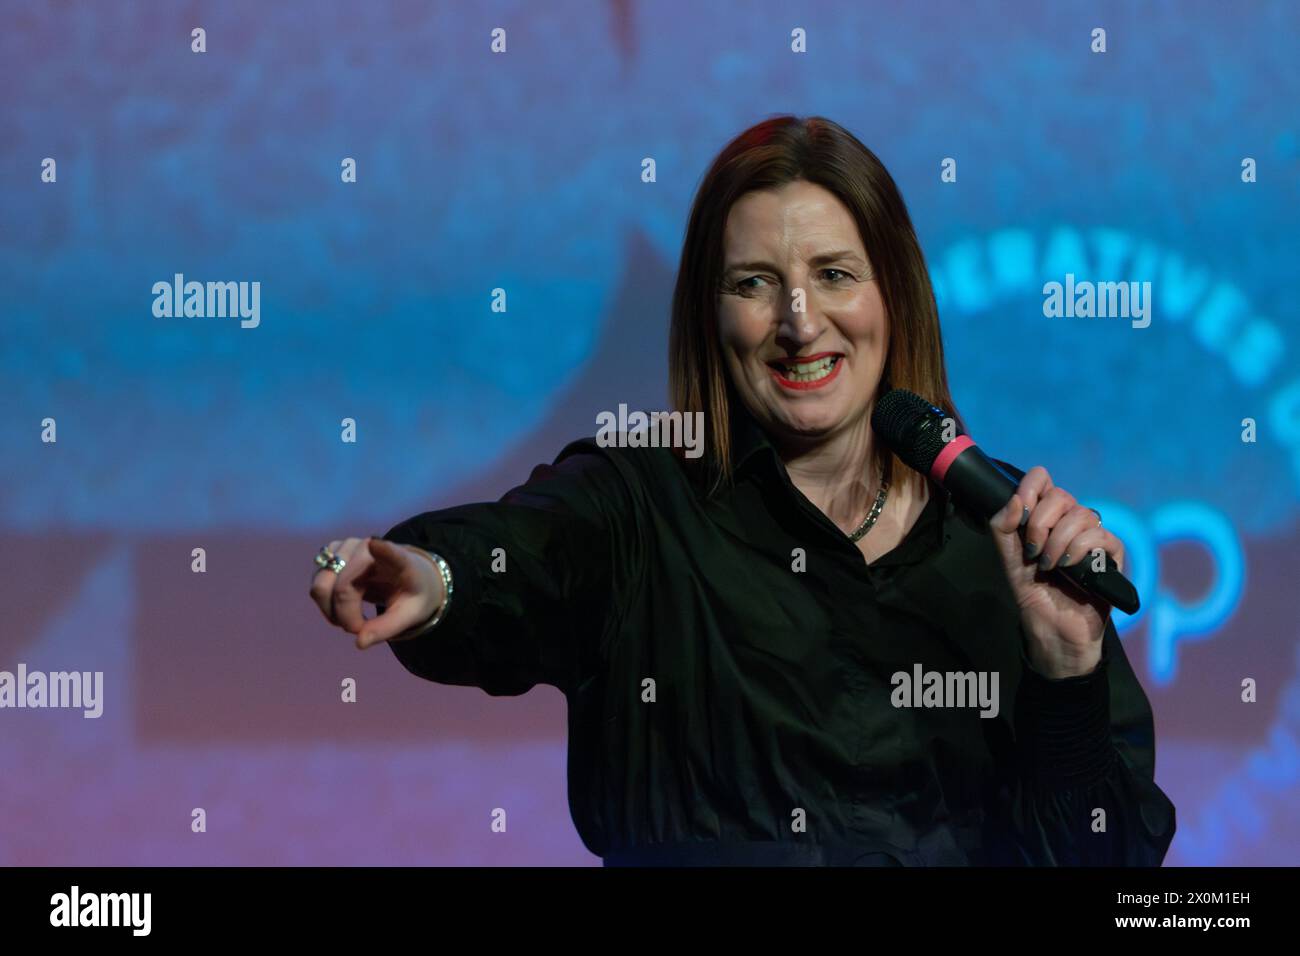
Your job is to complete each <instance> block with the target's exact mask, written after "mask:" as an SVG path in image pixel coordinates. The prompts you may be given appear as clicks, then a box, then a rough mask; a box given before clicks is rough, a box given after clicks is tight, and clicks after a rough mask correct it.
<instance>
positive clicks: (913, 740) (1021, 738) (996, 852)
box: [311, 116, 1174, 866]
mask: <svg viewBox="0 0 1300 956" xmlns="http://www.w3.org/2000/svg"><path fill="white" fill-rule="evenodd" d="M669 358H670V362H669V368H670V373H669V374H670V388H671V392H672V396H673V402H674V413H681V414H682V415H683V416H690V417H692V418H694V417H695V416H700V418H701V419H702V420H703V421H704V423H705V426H706V427H705V430H704V431H705V434H704V442H703V446H704V447H703V452H704V453H703V454H702V455H700V456H698V457H695V456H693V455H688V454H685V453H683V449H681V448H666V447H647V446H645V445H635V444H632V443H624V442H616V443H611V442H608V441H606V442H599V441H596V440H594V439H583V440H580V441H575V442H572V443H570V444H569V445H568V446H566V447H565V448H564V449H563V450H562V451H561V452H560V454H559V456H558V457H557V458H556V460H555V463H554V464H553V465H549V466H540V467H539V468H537V469H535V470H534V472H533V474H532V476H531V477H530V478H529V480H528V481H527V482H526V483H524V484H523V485H521V486H520V487H518V488H515V489H514V490H512V491H510V492H509V493H507V494H506V495H505V496H504V497H503V498H502V499H501V500H500V501H497V502H485V503H479V504H467V505H461V506H458V507H454V508H447V509H443V510H441V511H433V512H426V513H424V514H420V515H416V516H414V517H412V518H410V519H408V520H406V521H404V522H401V523H400V524H398V525H397V526H395V527H394V528H392V529H391V530H390V531H389V532H388V533H387V534H386V535H384V536H383V537H382V538H379V537H370V538H347V539H341V540H338V541H334V542H331V543H330V545H329V546H328V548H327V549H325V550H324V551H323V552H322V554H321V555H319V556H318V563H319V564H320V565H321V569H320V570H319V571H317V572H316V574H315V577H314V578H313V583H312V588H311V593H312V596H313V598H314V600H315V601H316V603H317V605H318V606H319V607H320V609H321V612H322V613H323V614H324V615H325V616H326V617H327V618H328V619H329V620H330V621H331V622H333V623H335V624H337V625H339V626H340V627H342V628H344V629H345V630H346V631H348V632H349V633H351V634H354V635H356V640H357V645H358V646H359V647H362V648H365V647H369V646H371V645H373V644H376V643H379V642H387V643H388V644H389V646H390V647H391V648H392V651H393V653H394V654H395V655H396V656H397V658H398V660H399V661H401V663H402V664H403V665H404V666H405V667H406V668H407V669H408V670H409V671H411V672H412V673H414V674H417V675H419V676H421V677H424V678H426V679H428V680H432V681H439V682H443V683H449V684H467V685H473V686H478V687H481V688H483V689H484V690H486V691H487V692H488V693H489V694H521V693H523V692H525V691H526V690H528V689H529V688H531V687H532V686H533V685H534V684H537V683H548V684H552V685H554V686H556V687H558V688H560V689H561V690H562V691H563V692H564V694H565V695H566V697H567V698H568V703H569V764H568V766H569V802H570V809H571V813H572V817H573V820H574V822H575V823H576V825H577V827H578V831H579V834H580V835H581V837H582V839H583V842H584V843H585V844H586V845H587V847H588V848H589V849H590V850H591V851H592V852H593V853H595V854H597V855H598V856H600V857H602V858H603V859H604V861H605V862H606V863H607V864H610V865H625V864H632V865H653V864H670V865H696V864H749V863H756V864H778V865H780V864H789V865H800V864H854V865H873V866H875V865H879V866H900V865H984V864H998V863H1002V864H1005V863H1014V864H1031V865H1037V864H1045V865H1057V864H1129V865H1150V864H1155V863H1159V862H1160V861H1161V859H1163V857H1164V854H1165V851H1166V849H1167V848H1168V846H1169V842H1170V840H1171V838H1172V836H1173V832H1174V808H1173V806H1172V804H1171V803H1170V802H1169V800H1168V798H1166V797H1165V795H1164V794H1163V793H1162V792H1161V791H1160V789H1159V788H1158V787H1157V786H1156V785H1155V782H1154V779H1153V774H1154V761H1155V742H1154V734H1153V729H1152V718H1151V709H1150V706H1149V704H1148V702H1147V699H1146V696H1145V694H1144V693H1143V691H1142V688H1141V686H1140V685H1139V684H1138V682H1137V679H1136V677H1135V676H1134V674H1133V670H1132V668H1131V667H1130V666H1129V663H1128V660H1127V658H1126V656H1125V654H1124V649H1123V647H1122V646H1121V645H1120V643H1119V639H1118V635H1117V634H1116V632H1115V627H1114V624H1113V623H1112V622H1111V620H1110V608H1109V607H1108V606H1106V605H1105V604H1102V603H1099V602H1098V601H1097V600H1096V599H1095V598H1089V597H1087V596H1081V595H1079V594H1075V593H1073V592H1070V591H1067V590H1063V589H1062V585H1061V584H1060V583H1057V580H1056V579H1055V578H1052V577H1049V576H1048V575H1047V574H1045V573H1043V571H1045V570H1047V569H1050V568H1052V567H1053V566H1054V565H1056V564H1058V563H1066V564H1068V563H1071V562H1072V561H1078V560H1080V559H1081V558H1082V557H1084V556H1087V555H1089V554H1090V553H1091V551H1092V550H1093V549H1094V548H1099V549H1102V550H1104V551H1106V552H1107V553H1108V554H1110V555H1111V556H1112V557H1113V558H1114V559H1115V561H1116V563H1117V565H1119V566H1120V568H1121V570H1122V567H1123V543H1122V542H1121V541H1120V540H1119V539H1118V538H1116V537H1115V536H1114V535H1113V534H1112V533H1111V532H1110V531H1109V530H1107V529H1104V528H1102V527H1101V526H1100V522H1099V521H1098V518H1097V515H1096V514H1095V513H1094V512H1092V511H1091V510H1089V509H1087V508H1083V507H1082V506H1080V505H1078V503H1077V502H1076V501H1075V500H1074V498H1073V496H1071V495H1070V494H1069V493H1068V492H1066V491H1064V490H1063V489H1061V488H1058V487H1056V486H1055V485H1054V484H1053V483H1052V480H1051V477H1050V475H1049V474H1048V473H1047V471H1046V470H1045V469H1044V468H1042V467H1036V468H1033V469H1031V470H1030V471H1029V472H1027V473H1024V472H1021V471H1020V470H1019V469H1015V468H1014V466H1012V465H1010V464H1008V463H1005V462H1003V463H1001V464H1003V465H1004V466H1005V467H1006V468H1007V469H1008V471H1009V472H1011V473H1014V474H1018V475H1021V476H1022V477H1021V479H1020V484H1019V487H1018V489H1017V491H1016V494H1015V495H1013V496H1012V498H1011V500H1010V501H1009V502H1008V503H1007V505H1006V507H1005V508H1003V510H1002V511H1001V512H999V513H998V514H997V515H995V516H994V518H993V519H992V520H991V521H988V520H986V519H983V518H979V517H978V516H971V515H968V514H965V513H962V512H960V511H958V510H957V509H956V508H955V506H954V503H953V501H952V500H951V498H950V497H949V495H948V494H947V493H946V492H945V490H944V489H943V487H942V486H940V485H938V484H935V483H934V482H932V481H931V480H930V479H928V478H927V477H925V476H922V475H921V474H919V473H917V472H913V471H911V470H910V469H908V468H907V467H906V466H905V465H904V464H903V463H902V462H901V461H900V460H899V459H897V458H896V457H895V456H894V455H892V454H891V453H889V452H887V451H886V450H885V449H884V448H883V447H882V445H881V443H880V442H879V441H877V439H876V436H875V435H874V433H873V430H872V427H871V412H872V410H873V408H874V407H875V404H876V401H877V400H878V398H879V397H880V396H881V395H882V394H884V392H885V391H887V390H888V389H890V388H893V387H899V388H906V389H908V390H910V391H912V392H914V393H916V394H917V395H920V396H921V397H922V398H924V399H925V400H926V401H928V402H930V403H933V404H934V405H937V406H940V407H941V408H944V409H947V410H949V412H950V414H951V415H952V417H953V418H954V420H955V424H957V425H958V426H959V429H960V430H963V431H964V427H965V426H964V423H963V422H962V421H961V419H960V418H959V417H958V416H957V413H956V411H955V410H954V406H953V401H952V396H951V395H950V394H949V391H948V383H947V374H946V372H945V368H944V357H943V347H942V340H941V336H940V331H939V317H938V313H937V309H936V307H935V301H934V295H933V292H932V291H931V287H930V281H929V276H928V273H927V270H926V266H925V261H924V257H923V256H922V254H921V250H920V246H919V244H918V243H917V240H916V236H915V234H914V232H913V229H912V224H911V221H910V219H909V217H908V215H907V210H906V208H905V207H904V205H903V201H902V198H901V196H900V195H899V193H898V190H897V187H896V186H895V185H894V182H893V180H892V178H891V177H890V176H889V174H888V172H886V170H885V169H884V167H883V166H882V165H881V163H880V161H879V160H878V159H877V158H876V156H875V155H874V154H873V153H871V151H870V150H868V149H867V148H866V147H865V146H863V145H862V143H860V142H859V141H858V140H857V139H855V138H854V137H853V136H852V135H851V134H849V133H848V132H847V131H846V130H844V129H843V128H842V127H840V126H837V125H836V124H834V123H832V122H830V121H829V120H825V119H821V118H812V119H807V120H799V119H796V118H795V117H789V116H783V117H777V118H774V119H771V120H768V121H766V122H763V123H760V124H759V125H757V126H755V127H753V128H752V129H749V130H746V131H745V132H744V133H742V134H741V135H740V136H738V137H737V138H736V139H735V140H734V141H732V142H731V143H730V144H729V145H728V146H727V147H726V148H725V149H724V150H723V151H722V153H721V154H720V155H719V156H718V157H717V159H716V160H715V161H714V163H713V165H712V167H711V168H710V169H709V171H708V173H707V174H706V175H705V177H704V179H703V181H702V183H701V186H700V189H699V193H698V195H697V196H696V199H695V203H694V206H693V208H692V210H691V215H690V220H689V223H688V226H687V232H686V239H685V243H684V245H683V249H682V258H681V268H680V270H679V272H678V277H677V285H676V289H675V291H674V294H673V314H672V326H671V331H670V345H669ZM1035 559H1037V560H1035ZM453 582H454V587H453ZM367 601H368V602H371V603H374V604H375V605H376V607H377V608H378V610H379V613H378V614H377V616H375V617H373V618H366V617H365V616H364V615H363V614H362V603H363V602H367ZM891 675H892V676H891ZM900 675H901V678H907V676H908V675H916V677H915V682H916V683H917V684H918V685H921V684H924V685H925V686H924V687H923V688H921V689H920V690H919V692H909V693H906V694H905V693H902V692H901V691H899V692H896V690H897V689H898V685H899V684H900ZM945 688H947V689H948V690H947V691H944V692H941V691H943V689H945ZM970 688H974V689H976V690H978V691H979V693H978V694H977V695H975V696H974V699H975V701H976V702H977V703H978V704H979V707H972V706H970V704H971V699H972V694H973V692H967V690H968V689H970ZM1003 695H1005V696H1003ZM1099 820H1100V821H1101V825H1100V826H1098V823H1099Z"/></svg>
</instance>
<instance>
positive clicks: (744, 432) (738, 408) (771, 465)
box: [729, 395, 952, 567]
mask: <svg viewBox="0 0 1300 956" xmlns="http://www.w3.org/2000/svg"><path fill="white" fill-rule="evenodd" d="M729 417H730V427H731V451H732V457H731V462H732V465H731V467H732V471H733V473H734V474H735V476H736V478H737V479H739V478H740V476H741V475H742V473H744V472H748V471H749V470H750V469H757V470H758V471H759V473H760V474H761V475H762V476H763V477H765V478H777V479H778V480H780V481H782V483H784V484H787V485H789V484H790V478H789V475H788V473H787V472H786V470H785V465H784V464H783V463H782V461H781V459H780V456H778V455H777V452H776V447H775V446H774V445H773V444H772V442H771V441H770V440H769V439H768V437H767V433H766V432H764V431H763V429H762V428H761V427H760V426H759V424H758V422H756V421H755V420H754V417H753V416H752V415H750V414H749V411H748V410H747V409H745V408H744V406H743V405H742V404H741V403H740V401H739V399H737V398H736V397H735V396H734V395H733V396H731V403H730V410H729ZM927 483H928V484H929V487H930V500H929V501H928V502H926V506H925V509H924V510H923V511H922V512H921V514H920V516H919V517H918V518H917V520H916V525H915V526H914V527H913V529H912V530H911V531H910V532H909V533H908V535H907V537H906V538H905V539H904V541H902V542H900V543H899V546H898V547H896V548H895V549H894V550H893V551H891V552H890V553H889V554H887V555H883V556H882V557H881V558H880V559H878V560H877V561H876V562H875V564H873V565H872V567H879V566H885V565H891V564H909V563H912V562H913V561H915V560H916V559H917V557H918V556H919V553H920V551H921V550H928V547H927V546H940V547H941V546H942V545H943V543H944V541H945V540H946V538H947V536H948V529H947V528H946V524H947V520H948V516H949V514H951V512H952V501H951V499H950V496H949V494H948V492H947V490H946V489H945V488H943V487H942V486H941V485H939V484H937V483H936V482H934V481H927ZM790 487H791V488H792V489H793V486H792V485H791V486H790ZM827 524H828V525H829V521H828V522H827Z"/></svg>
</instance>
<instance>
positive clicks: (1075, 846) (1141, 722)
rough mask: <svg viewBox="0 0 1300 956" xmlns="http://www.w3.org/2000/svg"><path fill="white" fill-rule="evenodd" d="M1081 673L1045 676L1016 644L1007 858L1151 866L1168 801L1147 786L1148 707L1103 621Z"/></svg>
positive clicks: (1167, 833) (1158, 852) (1151, 745)
mask: <svg viewBox="0 0 1300 956" xmlns="http://www.w3.org/2000/svg"><path fill="white" fill-rule="evenodd" d="M1102 641H1103V643H1102V658H1101V661H1100V663H1099V664H1098V665H1097V668H1096V669H1095V670H1094V671H1093V672H1092V673H1090V674H1086V675H1082V676H1078V677H1069V678H1065V679H1063V680H1051V679H1049V678H1047V677H1045V676H1043V675H1042V674H1040V673H1038V672H1037V671H1035V670H1034V669H1033V667H1032V666H1031V665H1030V663H1029V660H1028V658H1027V657H1026V656H1025V653H1024V650H1023V643H1022V645H1021V647H1022V649H1021V665H1022V675H1021V680H1020V686H1019V689H1018V691H1017V697H1016V703H1015V708H1016V709H1015V734H1016V745H1017V746H1016V751H1017V768H1016V770H1017V772H1016V781H1015V784H1014V786H1013V793H1012V795H1011V801H1010V827H1011V831H1012V837H1013V842H1014V845H1015V847H1014V853H1015V856H1016V858H1017V859H1016V860H1015V862H1017V863H1020V864H1023V865H1032V866H1159V865H1160V863H1161V861H1162V860H1163V859H1164V856H1165V853H1166V851H1167V850H1168V849H1169V843H1170V841H1171V840H1172V839H1173V836H1174V829H1175V814H1174V805H1173V803H1171V802H1170V800H1169V798H1168V797H1167V796H1165V794H1164V793H1163V792H1162V791H1161V790H1160V788H1159V787H1157V786H1156V783H1155V730H1154V723H1153V719H1152V714H1151V706H1150V704H1149V703H1148V701H1147V698H1146V694H1145V693H1144V692H1143V690H1142V686H1141V685H1140V684H1139V683H1138V681H1137V677H1136V675H1135V674H1134V673H1133V669H1132V667H1131V666H1130V665H1129V662H1128V658H1127V657H1126V656H1125V654H1124V649H1123V646H1122V645H1121V644H1120V640H1119V635H1118V634H1117V633H1116V631H1115V625H1114V622H1112V621H1111V620H1110V619H1109V618H1107V621H1106V631H1105V634H1104V636H1103V638H1102Z"/></svg>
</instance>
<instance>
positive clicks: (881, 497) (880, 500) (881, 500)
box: [849, 472, 889, 541]
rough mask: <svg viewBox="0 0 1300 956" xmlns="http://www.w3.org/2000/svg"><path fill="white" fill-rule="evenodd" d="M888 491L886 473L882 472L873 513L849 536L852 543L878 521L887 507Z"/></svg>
mask: <svg viewBox="0 0 1300 956" xmlns="http://www.w3.org/2000/svg"><path fill="white" fill-rule="evenodd" d="M888 491H889V482H887V481H885V474H884V472H881V474H880V493H879V494H878V495H876V503H875V504H874V505H872V506H871V512H870V513H869V514H868V515H867V520H866V521H864V522H862V524H860V525H858V526H857V528H855V529H854V530H853V533H852V534H850V535H849V540H850V541H857V540H859V539H860V538H861V537H862V536H863V535H864V534H866V533H867V532H868V531H870V530H871V526H872V525H874V524H875V523H876V519H877V518H879V517H880V512H881V509H883V508H884V507H885V495H886V494H887V493H888Z"/></svg>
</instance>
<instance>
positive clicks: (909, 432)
mask: <svg viewBox="0 0 1300 956" xmlns="http://www.w3.org/2000/svg"><path fill="white" fill-rule="evenodd" d="M871 427H872V429H874V430H875V433H876V437H877V438H879V439H880V440H881V441H882V442H884V443H885V445H886V446H887V447H888V448H889V449H890V450H891V451H892V452H893V453H894V454H896V455H897V456H898V457H899V458H900V459H902V460H903V462H905V463H906V464H907V465H908V466H909V467H911V468H915V469H916V470H917V471H919V472H920V473H921V474H923V475H926V476H928V477H929V478H932V479H934V480H935V481H936V482H938V484H939V485H940V486H941V487H943V488H946V489H947V490H948V492H949V493H950V494H951V495H952V497H953V501H955V502H956V503H957V504H958V505H959V506H961V507H962V508H963V509H965V510H966V511H969V512H971V513H973V514H975V515H976V516H978V517H982V518H984V519H985V520H987V519H989V518H992V517H993V516H994V515H995V514H997V513H998V512H999V511H1001V510H1002V508H1003V506H1005V505H1006V503H1007V502H1008V501H1010V500H1011V496H1012V495H1013V494H1015V493H1016V489H1017V488H1019V487H1020V482H1019V481H1018V480H1017V479H1016V478H1014V477H1012V476H1011V475H1010V474H1009V473H1008V472H1007V470H1006V469H1005V468H1003V467H1002V466H1001V465H999V464H998V463H997V462H995V461H993V460H992V459H991V458H989V457H988V456H987V455H985V454H984V452H982V451H980V448H979V446H978V445H976V444H975V443H974V442H973V441H971V439H970V437H969V436H968V435H966V434H965V432H963V431H961V430H960V429H959V428H958V427H957V425H956V419H954V418H953V417H952V416H951V415H949V414H948V413H947V412H945V411H944V410H943V409H941V408H938V407H936V406H934V405H931V404H930V403H929V402H927V401H926V400H925V399H923V398H922V397H921V396H920V395H917V394H915V393H913V392H909V391H907V389H904V388H895V389H892V390H890V391H889V392H886V393H885V394H884V395H883V396H882V397H881V399H880V401H879V402H877V403H876V407H875V410H874V411H873V412H872V413H871ZM945 431H947V432H948V436H947V438H945ZM1092 564H1093V562H1092V561H1091V560H1090V559H1088V558H1084V559H1083V560H1082V561H1077V562H1075V563H1074V564H1071V565H1069V566H1068V567H1064V568H1054V569H1052V571H1051V572H1050V573H1052V574H1055V575H1057V576H1058V577H1062V578H1064V579H1066V580H1068V581H1071V582H1073V583H1074V584H1075V585H1077V586H1078V587H1080V588H1082V589H1083V590H1084V591H1085V592H1087V593H1088V594H1090V595H1092V596H1093V597H1097V598H1100V599H1101V600H1103V601H1105V602H1106V603H1107V604H1110V605H1111V606H1113V607H1116V608H1118V609H1119V610H1121V611H1123V612H1124V613H1125V614H1135V613H1137V609H1138V607H1139V602H1138V593H1137V588H1135V587H1133V584H1132V583H1131V582H1130V581H1129V579H1128V578H1126V577H1124V575H1122V574H1120V573H1119V568H1118V566H1117V565H1116V564H1115V561H1114V560H1113V559H1112V558H1111V556H1110V555H1109V554H1107V555H1106V569H1105V570H1104V571H1094V570H1093V569H1092Z"/></svg>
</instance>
